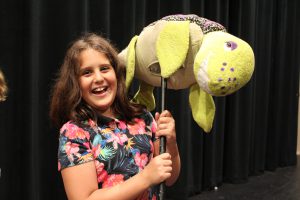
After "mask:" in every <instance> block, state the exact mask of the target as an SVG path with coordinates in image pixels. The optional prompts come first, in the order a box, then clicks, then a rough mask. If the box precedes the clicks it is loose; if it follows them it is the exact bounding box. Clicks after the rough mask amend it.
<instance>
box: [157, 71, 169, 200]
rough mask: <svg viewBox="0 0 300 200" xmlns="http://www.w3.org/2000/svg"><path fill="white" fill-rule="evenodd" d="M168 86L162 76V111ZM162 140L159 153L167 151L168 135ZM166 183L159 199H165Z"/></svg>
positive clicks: (160, 191)
mask: <svg viewBox="0 0 300 200" xmlns="http://www.w3.org/2000/svg"><path fill="white" fill-rule="evenodd" d="M166 88H167V79H165V78H163V77H161V108H160V109H161V112H162V111H164V110H165V103H166V98H165V94H166ZM159 140H160V145H159V154H162V153H165V152H166V137H165V136H161V137H160V138H159ZM165 187H166V186H165V184H164V183H160V185H159V200H163V199H164V196H165V190H166V189H165Z"/></svg>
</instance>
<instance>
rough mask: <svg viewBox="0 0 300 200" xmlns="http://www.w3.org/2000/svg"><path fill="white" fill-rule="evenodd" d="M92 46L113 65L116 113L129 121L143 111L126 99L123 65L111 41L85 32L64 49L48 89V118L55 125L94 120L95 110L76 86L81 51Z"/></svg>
mask: <svg viewBox="0 0 300 200" xmlns="http://www.w3.org/2000/svg"><path fill="white" fill-rule="evenodd" d="M87 49H94V50H96V51H98V52H100V53H103V54H105V56H106V57H107V58H108V60H109V61H110V64H111V65H112V66H113V68H114V70H115V73H116V77H117V80H118V81H117V94H116V98H115V100H114V103H113V105H112V110H113V112H114V113H115V114H116V115H120V116H122V117H124V118H125V119H126V120H128V121H131V120H132V118H133V117H134V116H136V115H139V114H141V113H142V112H143V109H144V106H142V105H139V104H134V103H132V102H130V101H129V99H128V97H127V93H126V88H125V75H126V72H125V67H124V66H122V65H121V64H120V62H119V59H118V53H117V50H116V49H115V48H114V47H113V46H112V44H110V42H109V41H108V40H107V39H105V38H103V37H102V36H99V35H97V34H94V33H86V34H84V35H83V36H81V37H80V38H79V39H77V40H75V41H74V42H73V43H72V44H71V46H70V48H69V49H68V50H67V52H66V55H65V58H64V61H63V64H62V66H61V68H60V70H59V72H58V76H57V79H56V82H55V84H54V86H53V88H52V92H51V102H50V113H49V114H50V119H51V121H52V122H53V124H54V125H56V126H62V125H63V124H64V123H66V122H67V121H69V120H73V121H77V122H79V121H81V120H86V119H93V120H95V121H96V120H97V113H96V112H95V110H94V109H92V108H91V107H90V106H89V105H88V104H87V103H85V101H84V100H83V99H82V97H81V90H80V87H79V69H80V60H79V56H80V53H81V52H82V51H84V50H87Z"/></svg>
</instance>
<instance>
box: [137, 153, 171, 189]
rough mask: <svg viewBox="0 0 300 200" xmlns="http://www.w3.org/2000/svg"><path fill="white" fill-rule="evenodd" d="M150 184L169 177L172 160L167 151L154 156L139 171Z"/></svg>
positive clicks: (155, 183)
mask: <svg viewBox="0 0 300 200" xmlns="http://www.w3.org/2000/svg"><path fill="white" fill-rule="evenodd" d="M141 173H142V174H143V175H144V176H145V179H146V180H148V181H149V182H150V185H157V184H159V183H161V182H163V181H165V180H166V179H168V178H169V177H171V173H172V160H171V155H170V154H169V153H163V154H160V155H158V156H156V157H154V158H153V159H152V160H151V161H150V162H149V164H148V165H147V166H146V167H145V168H144V170H143V171H142V172H141Z"/></svg>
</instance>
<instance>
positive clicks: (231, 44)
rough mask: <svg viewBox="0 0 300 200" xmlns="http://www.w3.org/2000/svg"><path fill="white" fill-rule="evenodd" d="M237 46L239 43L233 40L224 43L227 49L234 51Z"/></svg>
mask: <svg viewBox="0 0 300 200" xmlns="http://www.w3.org/2000/svg"><path fill="white" fill-rule="evenodd" d="M236 48H237V44H236V43H235V42H233V41H227V42H225V44H224V49H225V51H233V50H235V49H236Z"/></svg>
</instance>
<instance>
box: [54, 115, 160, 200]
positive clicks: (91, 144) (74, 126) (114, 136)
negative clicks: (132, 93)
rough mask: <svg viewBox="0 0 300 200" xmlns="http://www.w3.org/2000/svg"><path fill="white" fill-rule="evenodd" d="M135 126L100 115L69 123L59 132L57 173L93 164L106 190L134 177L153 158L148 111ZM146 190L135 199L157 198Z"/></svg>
mask: <svg viewBox="0 0 300 200" xmlns="http://www.w3.org/2000/svg"><path fill="white" fill-rule="evenodd" d="M134 122H135V123H133V124H132V123H130V124H129V123H127V122H126V121H125V120H122V119H112V118H108V117H104V116H99V118H98V124H96V123H95V122H94V121H93V120H86V121H82V122H81V123H80V124H79V123H75V122H73V121H69V122H67V123H66V124H64V125H63V126H62V128H61V130H60V136H59V148H58V170H62V169H64V168H67V167H71V166H75V165H79V164H82V163H86V162H90V161H94V163H95V166H96V170H97V179H98V185H99V188H107V187H111V186H114V185H117V184H120V183H122V182H124V181H125V180H127V179H129V178H130V177H132V176H134V175H136V174H137V173H139V172H140V171H141V170H143V169H144V167H145V166H146V165H147V164H148V163H149V161H150V159H151V158H152V157H153V151H154V147H153V141H154V140H155V131H156V122H155V120H154V119H153V116H152V115H151V113H150V112H145V113H144V114H142V115H140V116H138V117H136V118H134ZM156 197H157V188H156V187H153V188H149V189H148V190H147V191H145V192H144V193H143V194H142V195H141V196H140V197H139V198H138V199H143V200H144V199H145V200H148V199H151V200H153V199H156Z"/></svg>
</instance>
